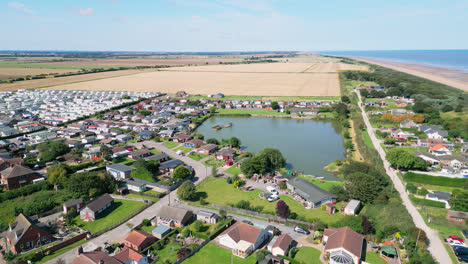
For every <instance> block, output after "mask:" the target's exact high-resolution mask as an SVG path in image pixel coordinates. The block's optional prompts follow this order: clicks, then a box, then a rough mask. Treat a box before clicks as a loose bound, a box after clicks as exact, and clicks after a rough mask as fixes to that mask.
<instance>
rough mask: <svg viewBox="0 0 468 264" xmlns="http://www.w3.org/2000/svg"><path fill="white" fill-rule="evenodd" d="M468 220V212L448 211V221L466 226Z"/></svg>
mask: <svg viewBox="0 0 468 264" xmlns="http://www.w3.org/2000/svg"><path fill="white" fill-rule="evenodd" d="M467 218H468V212H461V211H453V210H448V211H447V219H448V220H450V221H452V222H455V223H461V224H465V223H466V219H467Z"/></svg>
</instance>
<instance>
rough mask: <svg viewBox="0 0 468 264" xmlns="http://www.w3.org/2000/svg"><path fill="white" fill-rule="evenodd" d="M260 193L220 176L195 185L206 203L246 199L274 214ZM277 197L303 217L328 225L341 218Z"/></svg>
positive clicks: (340, 216) (338, 205)
mask: <svg viewBox="0 0 468 264" xmlns="http://www.w3.org/2000/svg"><path fill="white" fill-rule="evenodd" d="M260 193H262V191H260V190H253V191H249V192H244V191H242V190H240V189H236V188H234V187H233V186H232V185H231V184H227V183H226V180H224V179H221V178H212V177H210V178H207V179H206V180H204V181H203V182H202V183H200V185H198V186H197V195H198V196H199V197H203V196H206V198H205V201H206V202H208V203H215V204H220V205H228V206H229V204H230V203H237V202H239V201H241V200H246V201H249V202H250V204H251V205H252V206H263V211H262V213H267V214H273V215H274V214H275V203H274V202H268V201H267V200H264V199H262V198H260V197H259V196H258V195H259V194H260ZM226 197H229V199H226ZM279 198H280V199H282V200H283V201H284V202H285V203H286V204H287V205H288V206H289V209H290V210H291V212H294V213H296V214H297V215H299V216H302V217H304V218H305V219H313V218H319V219H321V220H322V221H324V222H325V223H327V224H329V225H330V224H332V223H335V222H336V221H338V220H340V219H342V218H343V215H342V214H334V215H330V214H329V213H327V212H326V211H322V210H321V209H320V208H317V209H305V208H304V206H303V205H301V204H299V203H298V202H296V201H295V200H294V199H292V198H291V197H290V196H288V195H280V197H279ZM341 205H342V203H338V204H337V205H336V207H337V208H340V207H341Z"/></svg>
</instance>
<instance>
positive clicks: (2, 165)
mask: <svg viewBox="0 0 468 264" xmlns="http://www.w3.org/2000/svg"><path fill="white" fill-rule="evenodd" d="M23 163H24V161H23V159H22V158H12V159H3V158H0V171H2V170H4V169H6V168H9V167H13V166H22V165H23Z"/></svg>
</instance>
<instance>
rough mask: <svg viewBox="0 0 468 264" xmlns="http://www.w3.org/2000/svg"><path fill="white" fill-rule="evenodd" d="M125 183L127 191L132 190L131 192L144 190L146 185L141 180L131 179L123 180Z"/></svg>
mask: <svg viewBox="0 0 468 264" xmlns="http://www.w3.org/2000/svg"><path fill="white" fill-rule="evenodd" d="M125 183H126V185H127V189H128V190H129V191H133V192H144V191H146V189H147V187H146V184H144V183H142V182H137V181H132V180H126V181H125Z"/></svg>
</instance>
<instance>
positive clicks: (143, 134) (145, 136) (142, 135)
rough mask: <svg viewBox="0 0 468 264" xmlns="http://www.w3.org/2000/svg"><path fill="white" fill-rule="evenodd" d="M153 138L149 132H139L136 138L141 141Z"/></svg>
mask: <svg viewBox="0 0 468 264" xmlns="http://www.w3.org/2000/svg"><path fill="white" fill-rule="evenodd" d="M152 136H153V133H152V132H150V131H141V132H140V133H138V137H139V138H140V139H143V140H147V139H150V138H151V137H152Z"/></svg>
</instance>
